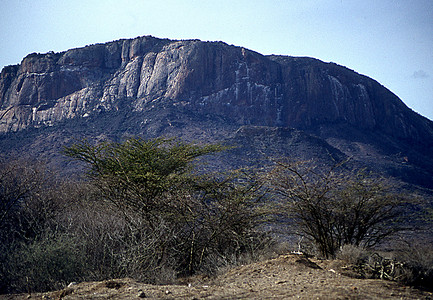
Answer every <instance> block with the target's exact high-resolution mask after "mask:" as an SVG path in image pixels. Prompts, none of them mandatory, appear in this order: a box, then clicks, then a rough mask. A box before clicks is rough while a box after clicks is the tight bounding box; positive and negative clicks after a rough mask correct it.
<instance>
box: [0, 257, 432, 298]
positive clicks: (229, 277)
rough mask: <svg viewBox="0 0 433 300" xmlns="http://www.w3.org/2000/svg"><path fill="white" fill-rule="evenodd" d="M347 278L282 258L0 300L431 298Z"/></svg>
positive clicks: (317, 263) (340, 269) (335, 266)
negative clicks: (160, 280) (154, 280)
mask: <svg viewBox="0 0 433 300" xmlns="http://www.w3.org/2000/svg"><path fill="white" fill-rule="evenodd" d="M348 275H351V274H350V273H349V272H348V271H347V268H346V266H345V264H344V263H343V262H341V261H336V260H333V261H329V260H315V259H309V258H307V257H305V256H300V255H295V254H287V255H281V256H278V257H277V258H274V259H270V260H266V261H262V262H257V263H252V264H249V265H244V266H239V267H236V268H233V269H230V270H229V271H227V272H226V273H224V274H221V275H219V276H217V277H214V278H205V277H199V276H196V277H191V278H184V279H182V280H179V282H178V284H175V285H149V284H144V283H140V282H137V281H135V280H132V279H129V278H124V279H113V280H108V281H100V282H82V283H78V284H70V285H69V287H67V288H65V289H63V290H60V291H55V292H47V293H38V294H31V295H28V294H21V295H0V299H65V300H66V299H139V298H144V299H146V298H147V299H433V293H431V292H427V291H421V290H418V289H415V288H412V287H407V286H402V285H399V284H398V283H396V282H391V281H385V280H375V279H359V278H354V277H350V276H348Z"/></svg>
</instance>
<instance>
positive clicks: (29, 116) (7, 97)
mask: <svg viewBox="0 0 433 300" xmlns="http://www.w3.org/2000/svg"><path fill="white" fill-rule="evenodd" d="M0 92H1V94H0V97H1V98H0V132H9V131H17V130H21V129H25V128H28V127H38V126H44V125H53V124H55V123H56V122H58V121H62V120H64V119H70V118H83V117H88V116H90V115H95V114H98V113H99V112H101V111H107V110H113V109H114V110H116V109H118V108H119V106H121V105H122V104H123V103H125V102H126V103H128V105H130V107H131V108H132V109H133V110H134V111H144V110H146V109H148V108H149V107H151V106H152V105H155V103H163V104H164V105H175V106H176V105H180V106H184V107H186V108H187V109H189V110H191V111H195V112H198V113H205V114H209V113H211V114H216V115H221V116H223V117H225V118H228V119H230V120H233V121H234V122H236V123H237V124H238V125H265V126H291V127H296V128H303V129H306V128H311V127H314V126H318V125H321V124H328V123H338V122H343V123H348V124H350V125H353V126H355V127H357V128H365V129H369V130H380V131H383V132H385V133H387V134H390V135H393V136H395V137H398V138H403V139H410V140H416V141H425V140H426V139H427V140H428V139H431V137H432V135H433V125H432V122H429V121H428V120H427V119H425V118H423V117H421V116H419V115H417V114H416V113H414V112H412V111H411V110H409V109H408V108H407V107H406V106H405V105H404V104H403V102H402V101H401V100H400V99H398V98H397V96H395V95H394V94H392V93H391V92H390V91H388V90H387V89H386V88H384V87H383V86H381V85H380V84H378V83H377V82H376V81H374V80H372V79H370V78H368V77H365V76H362V75H359V74H357V73H355V72H353V71H351V70H349V69H346V68H344V67H341V66H338V65H336V64H333V63H323V62H321V61H319V60H316V59H312V58H299V57H298V58H295V57H286V56H269V57H267V56H263V55H260V54H258V53H256V52H253V51H250V50H247V49H245V48H241V47H234V46H229V45H227V44H224V43H222V42H212V43H211V42H201V41H198V40H187V41H172V40H162V39H157V38H154V37H139V38H136V39H132V40H119V41H114V42H110V43H106V44H98V45H92V46H87V47H84V48H77V49H72V50H69V51H66V52H63V53H47V54H30V55H28V56H27V57H25V58H24V59H23V61H22V63H21V64H20V65H19V66H10V67H6V68H4V69H3V71H2V73H1V81H0Z"/></svg>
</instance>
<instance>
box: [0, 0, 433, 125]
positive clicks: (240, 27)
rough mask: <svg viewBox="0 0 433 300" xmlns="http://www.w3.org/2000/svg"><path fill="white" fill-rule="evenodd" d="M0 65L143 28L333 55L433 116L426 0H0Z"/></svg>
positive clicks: (430, 10)
mask: <svg viewBox="0 0 433 300" xmlns="http://www.w3.org/2000/svg"><path fill="white" fill-rule="evenodd" d="M0 28H1V29H0V68H3V67H4V66H6V65H11V64H18V63H20V62H21V60H22V59H23V58H24V57H25V56H26V55H27V54H29V53H33V52H38V53H46V52H49V51H55V52H59V51H64V50H68V49H71V48H77V47H83V46H86V45H90V44H95V43H104V42H108V41H113V40H117V39H121V38H135V37H137V36H143V35H152V36H155V37H159V38H171V39H200V40H203V41H224V42H226V43H228V44H233V45H236V46H243V47H245V48H248V49H251V50H254V51H257V52H259V53H262V54H266V55H267V54H280V55H290V56H309V57H314V58H318V59H320V60H322V61H325V62H335V63H337V64H339V65H343V66H346V67H348V68H350V69H352V70H355V71H356V72H358V73H361V74H364V75H367V76H369V77H371V78H373V79H375V80H377V81H378V82H379V83H381V84H382V85H384V86H385V87H387V88H388V89H389V90H391V91H392V92H393V93H395V94H396V95H397V96H399V97H400V99H402V101H403V102H404V103H405V104H406V105H407V106H409V107H410V108H411V109H413V110H414V111H416V112H418V113H420V114H421V115H423V116H425V117H427V118H429V119H430V120H433V0H212V1H211V0H183V1H182V0H100V1H97V0H68V1H59V0H0Z"/></svg>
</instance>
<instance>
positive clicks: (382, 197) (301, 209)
mask: <svg viewBox="0 0 433 300" xmlns="http://www.w3.org/2000/svg"><path fill="white" fill-rule="evenodd" d="M266 176H267V181H268V183H270V186H271V189H272V190H273V191H274V192H276V193H277V194H278V198H279V201H278V205H277V207H278V212H279V213H280V214H281V213H282V214H284V215H285V216H286V217H289V219H291V220H292V221H293V222H294V224H295V225H296V228H297V230H298V232H299V233H300V234H301V235H302V236H305V237H307V238H309V239H311V240H312V241H313V242H314V244H315V245H316V247H317V249H318V251H319V253H320V254H321V255H322V256H323V257H326V258H329V257H334V256H335V254H336V252H337V251H338V250H339V249H340V248H341V247H342V246H343V245H345V244H352V245H357V246H359V245H361V246H364V247H372V246H374V245H376V244H377V243H379V242H380V241H382V240H383V239H384V238H386V237H389V236H390V235H392V234H394V233H396V232H398V231H401V230H403V229H405V228H407V226H405V225H407V222H405V221H407V219H405V218H406V217H407V211H406V212H405V207H406V206H407V203H408V200H407V199H406V198H404V197H402V196H400V195H399V194H398V193H397V192H395V191H394V190H393V188H392V186H391V185H390V181H389V180H387V179H385V178H382V177H378V176H373V175H372V174H369V173H367V172H365V171H363V170H361V171H359V170H358V171H348V170H344V168H342V164H338V165H335V166H333V167H325V166H322V167H320V168H319V167H318V166H317V165H315V164H314V162H312V161H310V162H296V163H284V162H278V163H276V166H275V168H274V169H273V170H271V171H270V172H269V173H268V174H267V175H266Z"/></svg>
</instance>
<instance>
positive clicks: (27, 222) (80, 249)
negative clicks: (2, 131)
mask: <svg viewBox="0 0 433 300" xmlns="http://www.w3.org/2000/svg"><path fill="white" fill-rule="evenodd" d="M225 149H226V147H223V146H221V145H194V144H189V143H185V142H182V141H180V140H176V139H163V138H157V139H151V140H142V139H136V138H130V139H127V140H125V141H124V142H122V143H113V142H102V143H91V142H89V141H82V142H78V143H75V144H73V145H71V146H70V147H67V148H65V149H64V151H63V153H64V155H66V156H68V157H70V158H72V159H74V160H78V161H80V162H81V163H82V164H83V165H82V168H81V170H82V171H81V172H80V173H79V174H76V176H75V177H74V176H69V177H68V178H64V177H62V176H61V175H59V174H60V173H59V172H56V171H55V170H51V169H48V168H47V167H46V166H45V165H44V164H42V163H36V162H32V161H29V160H24V159H23V160H10V159H9V160H6V159H3V160H2V161H1V167H0V200H1V203H0V209H1V211H0V225H1V227H0V239H1V241H2V243H1V245H0V247H1V249H0V258H1V266H0V279H1V280H0V282H1V285H0V292H1V293H3V294H6V293H33V292H45V291H50V290H56V289H63V288H65V287H66V286H67V285H68V284H69V283H70V282H85V281H101V280H110V279H113V278H131V279H128V280H126V281H124V280H123V281H120V283H119V284H118V285H117V284H116V285H115V286H114V285H113V287H114V289H116V290H117V289H121V287H122V286H124V285H125V286H128V284H132V285H133V286H136V285H138V283H136V281H137V282H144V283H147V284H174V283H178V282H179V281H181V280H187V279H186V278H194V277H191V276H204V277H203V278H205V277H206V276H210V277H209V278H210V279H207V282H208V283H207V284H209V282H212V281H211V279H212V278H214V277H213V276H215V275H218V274H221V273H222V271H223V270H227V269H230V268H231V267H235V266H240V265H245V264H247V263H251V262H254V261H260V260H262V259H265V258H269V257H275V254H276V253H282V252H287V251H290V250H292V251H294V250H296V251H297V252H299V253H301V252H302V253H304V254H306V255H309V257H311V255H313V256H316V257H317V258H328V259H335V258H337V257H338V258H340V259H343V261H344V262H346V265H345V266H346V269H344V270H345V272H346V273H348V274H350V275H351V276H357V277H359V278H380V279H388V280H393V281H399V282H400V283H403V284H408V285H416V286H420V287H425V288H427V287H429V285H430V284H431V282H432V278H433V255H432V250H431V249H429V248H428V247H424V248H422V247H421V246H419V245H416V242H417V241H416V240H415V241H414V239H410V237H413V236H414V233H415V232H416V230H417V229H420V228H421V227H422V226H427V225H431V222H432V217H431V215H429V211H431V207H428V205H426V201H425V199H418V198H417V197H416V196H414V195H411V194H404V193H403V191H402V190H398V189H396V188H395V187H393V185H392V182H391V181H389V180H387V179H384V178H381V177H379V176H377V175H374V174H371V173H369V172H367V171H366V170H352V169H350V168H348V167H347V164H346V163H345V162H339V163H336V164H335V165H333V166H326V165H318V164H316V163H315V162H313V161H309V162H290V161H289V160H288V159H282V158H280V159H279V160H275V161H274V162H273V164H271V167H270V168H269V169H266V170H251V169H242V170H228V171H225V172H210V171H208V170H207V169H206V167H205V165H204V160H203V158H205V157H207V156H210V155H213V154H215V153H217V152H219V151H224V150H225ZM282 229H283V230H282ZM277 231H278V232H277ZM398 233H400V235H398ZM295 237H298V238H295ZM399 237H406V239H405V240H404V241H403V240H401V239H400V242H401V243H400V245H399V244H398V243H397V242H396V241H397V240H399ZM284 240H285V242H283V241H284ZM294 241H295V242H294ZM418 242H423V241H418ZM284 243H285V245H286V246H285V248H284V251H283V250H281V247H282V246H281V245H283V244H284ZM278 249H279V250H278ZM384 250H387V251H384ZM390 250H392V253H391V252H390ZM414 250H416V251H418V252H419V253H418V256H416V255H414V253H415V251H414ZM378 251H381V252H378ZM409 253H410V254H411V255H408V254H409ZM298 260H300V262H299V261H298ZM287 261H289V262H290V263H289V265H291V264H293V262H295V265H296V266H298V267H299V263H300V264H301V265H306V266H307V267H308V268H312V270H309V269H308V270H309V271H308V272H309V274H310V273H311V272H316V269H321V268H322V267H319V265H320V264H321V263H319V261H316V262H315V263H313V262H312V260H309V259H308V256H302V257H301V256H300V257H299V258H294V257H292V256H290V257H289V256H287V257H284V256H283V257H280V258H276V259H274V260H271V261H269V262H267V263H265V262H263V263H262V265H260V263H258V265H256V266H259V267H257V270H258V271H257V272H259V273H262V272H266V274H268V275H267V276H271V277H275V278H277V279H278V280H277V281H278V282H279V283H278V282H277V283H276V284H278V285H280V286H283V285H286V284H287V283H288V282H289V281H291V280H294V281H296V280H297V279H296V278H297V277H296V276H294V273H293V270H292V271H291V269H290V268H291V267H290V268H289V267H287V268H286V267H284V266H285V265H286V264H287ZM268 264H269V265H272V268H270V269H266V268H265V267H263V266H264V265H268ZM316 265H317V266H316ZM298 267H296V268H298ZM245 268H247V267H245ZM251 268H252V269H254V268H255V267H254V265H252V266H251ZM281 268H284V270H285V272H286V271H287V272H289V273H290V272H292V275H291V277H288V278H290V279H283V277H284V276H286V275H287V274H286V273H284V272H283V273H280V271H278V270H280V269H281ZM252 269H245V270H249V271H246V272H251V273H249V275H248V276H247V275H245V274H244V277H242V278H243V280H244V281H249V279H251V282H250V284H253V281H254V280H253V278H255V275H254V274H255V273H254V272H255V271H251V270H252ZM322 269H323V268H322ZM234 270H238V271H230V272H238V273H239V274H240V275H239V276H241V275H242V272H243V271H242V270H243V269H242V267H238V268H237V269H236V268H235V269H234ZM342 270H343V269H342ZM274 271H275V272H277V273H276V274H272V272H274ZM230 272H229V273H227V274H233V273H230ZM302 272H304V271H302ZM302 272H300V273H302ZM334 272H335V270H334ZM339 272H340V273H341V272H342V271H339ZM325 273H326V272H325ZM325 273H320V274H325ZM227 274H226V275H224V276H225V277H224V276H223V277H216V279H214V280H216V281H214V283H215V282H219V283H215V284H216V285H217V286H219V285H220V284H222V285H223V286H224V285H226V286H227V285H228V286H231V285H232V284H235V285H241V286H242V287H239V289H241V290H244V289H245V288H246V287H245V285H244V283H240V282H238V281H236V280H235V278H234V277H233V278H232V279H233V280H234V281H233V282H230V279H229V278H231V277H230V276H231V275H227ZM284 274H286V275H284ZM320 274H315V273H314V274H313V275H312V276H313V277H314V276H316V275H317V276H318V277H317V278H316V279H317V280H319V278H322V277H321V276H322V275H320ZM326 274H329V272H328V273H326ZM262 275H263V274H262ZM262 275H260V276H259V277H260V278H262V280H263V282H262V283H258V285H260V284H265V283H264V282H265V281H266V280H265V279H263V276H262ZM274 275H275V276H274ZM299 275H301V274H299ZM220 276H222V275H220ZM293 276H294V277H293ZM326 276H328V275H326ZM326 276H325V277H326ZM333 276H334V275H333ZM235 277H236V276H235ZM292 277H293V278H292ZM195 278H198V277H195ZM248 278H249V279H248ZM300 278H301V277H300ZM326 278H328V277H326ZM134 280H135V281H134ZM212 280H213V279H212ZM218 280H219V281H218ZM323 280H324V281H326V280H328V279H323ZM329 280H331V279H329ZM347 280H348V281H350V280H349V279H347ZM106 282H109V281H106ZM125 282H128V284H127V283H125ZM235 282H237V283H235ZM214 283H212V284H214ZM101 284H102V283H101ZM106 284H108V285H109V283H106ZM269 284H271V283H269ZM274 284H275V283H274ZM303 284H306V283H303ZM356 284H361V283H360V281H357V283H356ZM108 285H106V286H105V287H106V288H109V289H110V288H113V287H110V286H108ZM271 285H272V284H271ZM361 285H364V284H363V283H362V284H361ZM88 286H89V285H88ZM80 287H83V288H84V285H80ZM258 287H259V286H257V287H256V288H258ZM237 288H238V287H236V288H234V290H233V293H235V292H236V293H238V292H239V291H240V290H236V289H237ZM167 289H168V290H170V288H167ZM215 289H217V288H216V287H215ZM254 289H255V287H253V286H251V290H254ZM235 290H236V291H235ZM282 291H285V290H284V289H283V290H282ZM282 291H280V292H278V293H283V292H282ZM286 292H287V293H289V290H287V291H286ZM292 292H293V291H292ZM298 292H302V291H297V290H296V293H298ZM71 293H72V292H71ZM227 293H228V292H227ZM242 293H243V292H242ZM269 293H272V292H271V290H269ZM343 294H344V293H343ZM343 294H342V295H343ZM188 295H189V294H188ZM200 295H201V294H200ZM223 295H225V296H224V297H229V295H230V294H223ZM233 295H234V294H231V296H233ZM247 295H248V294H240V295H239V297H241V298H242V297H246V296H247ZM269 295H270V294H269ZM281 295H283V294H281ZM336 295H337V294H336ZM64 296H65V295H64ZM166 296H167V295H166ZM170 297H171V296H170ZM173 297H175V296H174V294H173Z"/></svg>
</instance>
